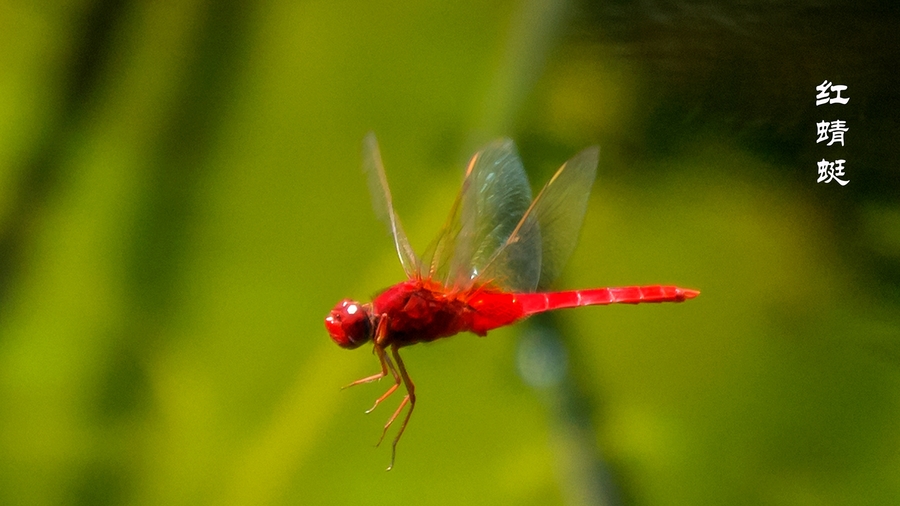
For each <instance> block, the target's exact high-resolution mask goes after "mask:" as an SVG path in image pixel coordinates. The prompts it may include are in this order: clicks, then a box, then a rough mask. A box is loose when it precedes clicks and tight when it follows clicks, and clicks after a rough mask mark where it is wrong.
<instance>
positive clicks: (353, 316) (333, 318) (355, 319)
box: [325, 299, 372, 350]
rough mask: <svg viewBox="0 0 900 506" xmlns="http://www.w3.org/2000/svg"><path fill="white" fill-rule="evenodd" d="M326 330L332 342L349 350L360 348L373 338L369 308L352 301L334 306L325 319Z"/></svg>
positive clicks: (344, 301) (345, 301)
mask: <svg viewBox="0 0 900 506" xmlns="http://www.w3.org/2000/svg"><path fill="white" fill-rule="evenodd" d="M325 328H326V329H328V334H329V335H330V336H331V340H332V341H334V342H335V343H337V344H338V346H340V347H341V348H346V349H348V350H352V349H353V348H358V347H359V346H362V345H363V344H365V343H366V342H367V341H368V340H370V339H371V338H372V321H371V320H370V319H369V309H368V307H367V306H365V305H363V304H360V303H359V302H356V301H353V300H350V299H344V300H342V301H341V302H339V303H338V305H337V306H334V309H332V310H331V314H329V315H328V317H327V318H325Z"/></svg>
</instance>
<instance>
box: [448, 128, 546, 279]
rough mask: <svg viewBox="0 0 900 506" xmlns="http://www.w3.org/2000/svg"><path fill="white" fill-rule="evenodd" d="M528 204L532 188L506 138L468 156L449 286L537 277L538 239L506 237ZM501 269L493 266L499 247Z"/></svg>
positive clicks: (513, 148)
mask: <svg viewBox="0 0 900 506" xmlns="http://www.w3.org/2000/svg"><path fill="white" fill-rule="evenodd" d="M530 203H531V187H530V186H529V185H528V178H527V176H526V175H525V170H524V169H523V168H522V162H521V160H520V159H519V155H518V153H516V148H515V145H514V144H513V142H512V141H511V140H509V139H501V140H498V141H494V142H492V143H491V144H489V145H488V146H486V147H485V148H484V149H482V150H481V151H480V152H478V153H476V154H475V156H474V157H472V159H471V161H470V162H469V165H468V167H467V170H466V181H465V183H464V184H463V187H462V190H461V192H460V197H459V209H458V215H459V227H458V230H459V232H458V235H457V238H456V243H455V246H454V248H453V254H452V257H451V258H450V261H449V270H448V272H447V278H446V279H447V281H446V282H447V284H449V285H451V286H454V287H458V288H467V287H469V286H472V284H474V283H478V282H492V283H494V284H497V285H499V286H502V287H506V288H511V289H518V288H519V287H521V286H523V285H529V284H531V285H534V284H536V283H537V280H538V278H539V277H540V264H541V251H540V247H541V245H540V239H539V236H538V237H537V240H536V241H528V240H524V241H516V242H515V244H509V237H510V235H511V234H512V233H513V231H514V230H515V228H516V226H517V224H518V223H520V221H521V219H522V216H523V215H524V214H525V211H526V210H527V209H528V206H529V204H530ZM501 249H502V250H504V255H503V256H504V269H502V270H498V269H491V265H492V264H493V259H494V258H495V257H496V256H497V253H498V251H499V250H501Z"/></svg>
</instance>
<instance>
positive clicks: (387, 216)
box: [362, 132, 420, 278]
mask: <svg viewBox="0 0 900 506" xmlns="http://www.w3.org/2000/svg"><path fill="white" fill-rule="evenodd" d="M362 154H363V170H364V171H365V173H366V177H367V178H368V182H369V193H370V194H371V195H372V207H373V208H374V209H375V215H376V216H378V219H379V220H381V221H382V222H384V224H385V225H387V227H388V230H389V231H390V232H391V236H392V237H393V238H394V246H395V247H396V248H397V256H399V257H400V264H401V265H402V266H403V270H404V271H405V272H406V276H407V277H409V278H414V277H417V276H418V275H419V265H420V263H419V259H418V258H417V257H416V253H415V252H414V251H413V249H412V248H411V247H410V245H409V239H407V238H406V233H405V232H404V231H403V226H402V225H400V219H399V218H397V215H396V214H395V213H394V202H393V200H392V199H391V190H390V188H388V183H387V178H386V177H385V175H384V164H383V163H382V162H381V151H379V149H378V139H376V138H375V134H374V133H372V132H369V133H368V134H367V135H366V137H365V139H363V153H362Z"/></svg>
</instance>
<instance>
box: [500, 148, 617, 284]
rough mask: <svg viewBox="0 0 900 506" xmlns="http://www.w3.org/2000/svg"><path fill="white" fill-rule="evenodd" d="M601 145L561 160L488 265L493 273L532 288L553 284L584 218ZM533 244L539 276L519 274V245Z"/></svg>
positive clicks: (529, 247) (575, 240)
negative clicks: (560, 163) (563, 162)
mask: <svg viewBox="0 0 900 506" xmlns="http://www.w3.org/2000/svg"><path fill="white" fill-rule="evenodd" d="M599 152H600V150H599V148H597V147H596V146H594V147H590V148H587V149H585V150H583V151H581V152H580V153H578V154H577V155H575V156H574V157H573V158H572V159H571V160H569V161H568V162H566V163H565V164H563V166H562V167H560V168H559V170H557V171H556V173H555V174H554V175H553V177H552V178H550V181H548V182H547V184H546V185H544V187H543V188H542V189H541V191H540V193H538V195H537V197H535V199H534V202H532V203H531V205H530V206H529V207H528V209H527V210H526V212H525V213H524V215H523V216H522V219H521V220H520V222H519V223H518V224H517V225H516V227H515V229H514V230H513V232H512V234H510V236H509V237H508V239H507V240H506V243H505V244H504V245H503V246H502V247H501V248H499V249H498V251H497V252H496V253H495V256H494V258H492V259H491V260H490V262H489V265H488V267H487V271H488V272H489V273H496V274H495V275H496V276H497V277H500V278H506V279H511V280H517V281H518V284H509V285H508V287H509V288H512V289H516V290H521V291H530V290H533V289H535V288H537V287H538V286H541V287H543V286H546V285H547V284H549V283H550V282H551V281H552V280H553V279H554V278H556V276H557V275H559V272H560V271H561V270H562V267H563V265H564V264H565V262H566V260H568V258H569V256H570V255H571V254H572V251H573V250H574V249H575V244H576V243H577V242H578V234H579V232H580V230H581V224H582V222H583V221H584V213H585V211H586V209H587V201H588V197H590V193H591V186H592V185H593V183H594V178H595V177H596V174H597V161H598V159H599ZM520 244H526V245H529V246H528V249H529V250H530V249H532V248H535V246H534V245H537V247H536V249H537V250H538V254H537V256H538V258H540V267H539V269H538V273H537V275H536V276H533V277H532V276H531V275H530V274H529V276H527V277H520V278H517V277H516V273H515V272H512V271H514V269H516V265H517V262H518V260H517V259H518V257H519V256H520V255H521V254H522V252H521V251H519V250H518V249H517V248H518V245H520Z"/></svg>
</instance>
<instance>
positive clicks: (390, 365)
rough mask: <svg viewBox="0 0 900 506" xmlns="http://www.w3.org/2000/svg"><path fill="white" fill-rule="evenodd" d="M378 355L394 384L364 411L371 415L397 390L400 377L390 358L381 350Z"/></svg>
mask: <svg viewBox="0 0 900 506" xmlns="http://www.w3.org/2000/svg"><path fill="white" fill-rule="evenodd" d="M380 354H381V358H382V367H387V368H388V369H389V370H390V371H391V374H392V375H394V384H393V385H391V388H388V390H387V392H385V393H384V395H382V396H381V397H379V398H378V399H375V404H374V405H372V407H371V408H369V409H368V410H367V411H366V413H371V412H372V411H375V408H377V407H378V405H379V404H381V401H383V400H385V399H387V398H388V397H390V396H391V394H392V393H394V392H395V391H396V390H397V387H399V386H400V376H399V375H398V374H397V368H396V367H394V363H393V362H391V358H390V357H388V356H387V355H385V354H384V349H383V348H382V349H381V353H380ZM382 437H384V436H382ZM378 443H379V444H380V443H381V440H380V439H379V440H378ZM375 446H378V445H375Z"/></svg>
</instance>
